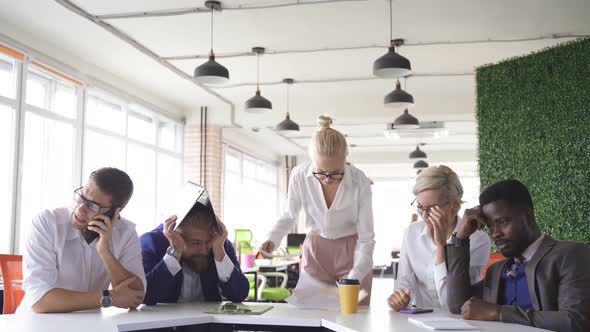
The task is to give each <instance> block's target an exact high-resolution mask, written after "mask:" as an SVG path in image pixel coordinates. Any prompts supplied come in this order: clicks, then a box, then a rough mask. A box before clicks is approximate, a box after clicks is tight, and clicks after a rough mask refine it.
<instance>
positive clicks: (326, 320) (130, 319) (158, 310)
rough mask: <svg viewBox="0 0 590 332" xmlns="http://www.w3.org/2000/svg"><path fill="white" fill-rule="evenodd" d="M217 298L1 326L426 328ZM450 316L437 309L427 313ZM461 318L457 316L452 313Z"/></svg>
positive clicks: (1, 320)
mask: <svg viewBox="0 0 590 332" xmlns="http://www.w3.org/2000/svg"><path fill="white" fill-rule="evenodd" d="M217 304H218V303H213V302H209V303H193V304H169V305H157V306H141V307H140V308H139V310H132V311H127V310H122V309H118V308H109V309H103V310H94V311H85V312H76V313H69V314H32V313H21V314H16V315H0V331H18V332H45V331H47V332H49V331H51V332H53V331H56V328H58V329H59V330H60V331H61V332H79V331H80V330H81V329H83V330H84V332H117V331H135V330H142V329H151V328H161V327H170V326H181V325H194V324H206V323H225V324H256V325H280V326H299V327H303V326H315V327H320V326H323V327H325V328H328V329H330V330H333V331H338V332H352V331H409V332H412V331H416V332H418V331H422V332H424V331H427V330H425V329H422V328H420V327H418V326H416V325H414V324H412V323H410V322H408V316H407V315H402V314H399V313H395V312H392V311H391V310H389V309H387V308H385V307H371V308H370V309H369V308H362V309H361V310H360V311H359V312H358V313H356V314H341V313H340V312H337V311H325V310H300V309H296V308H295V307H293V306H291V305H290V304H286V303H279V304H277V303H274V304H272V305H273V306H274V308H273V309H271V310H270V311H268V312H266V313H264V314H262V315H260V316H247V315H208V314H204V313H203V312H204V311H205V310H207V309H209V308H212V307H214V306H216V305H217ZM427 315H430V316H435V315H438V316H441V315H444V316H450V315H448V314H446V315H445V314H441V313H433V314H423V315H421V317H424V316H427ZM453 317H456V318H458V317H459V316H453ZM470 323H471V324H473V325H475V326H477V327H479V328H481V331H500V330H501V331H502V332H528V331H543V330H540V329H535V328H530V327H526V326H522V325H513V324H503V323H498V322H481V321H470Z"/></svg>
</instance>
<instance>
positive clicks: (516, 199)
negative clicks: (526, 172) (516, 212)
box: [479, 180, 535, 211]
mask: <svg viewBox="0 0 590 332" xmlns="http://www.w3.org/2000/svg"><path fill="white" fill-rule="evenodd" d="M495 201H506V203H508V204H509V205H510V206H512V207H517V208H530V209H531V211H534V210H535V209H534V206H533V198H532V197H531V193H530V192H529V190H528V189H527V187H526V186H525V185H524V184H522V182H520V181H518V180H503V181H498V182H496V183H494V184H492V185H491V186H489V187H487V188H486V189H485V190H484V191H483V192H482V193H481V195H479V206H482V207H483V206H484V205H486V204H489V203H492V202H495Z"/></svg>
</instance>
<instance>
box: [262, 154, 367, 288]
mask: <svg viewBox="0 0 590 332" xmlns="http://www.w3.org/2000/svg"><path fill="white" fill-rule="evenodd" d="M312 172H313V167H312V165H311V162H308V163H305V164H302V165H299V166H297V167H295V168H294V169H293V172H292V173H291V177H290V178H289V191H288V194H287V202H286V204H285V210H284V212H283V215H282V216H281V217H280V218H279V220H278V221H277V223H276V224H275V225H274V227H273V229H272V230H271V232H270V233H269V235H268V239H269V240H271V241H272V242H273V243H274V244H275V245H277V246H278V245H279V244H280V243H281V239H282V238H283V237H284V236H285V235H287V233H288V232H289V231H290V230H291V229H292V227H293V224H294V223H295V220H296V219H297V216H298V215H299V211H300V210H301V208H302V207H303V211H304V212H305V227H306V228H310V229H311V232H313V233H315V234H317V235H320V236H321V237H324V238H326V239H339V238H341V237H344V236H348V235H352V234H358V240H357V243H356V248H355V251H354V263H353V266H352V269H351V270H350V272H349V274H348V278H350V279H359V280H360V279H362V278H363V277H364V276H365V275H367V273H369V272H370V271H371V270H372V268H373V249H374V247H375V240H374V238H375V233H374V231H373V206H372V193H371V181H370V180H369V179H368V178H367V177H366V176H365V174H364V173H363V172H362V171H361V170H359V169H358V168H356V167H354V166H352V165H346V166H345V168H344V177H343V178H342V181H341V183H340V186H339V187H338V191H337V192H336V196H335V197H334V201H333V202H332V205H331V206H330V208H329V209H328V207H327V205H326V200H325V199H324V194H323V192H322V187H321V184H320V182H319V181H318V180H317V179H316V178H315V177H314V176H313V173H312Z"/></svg>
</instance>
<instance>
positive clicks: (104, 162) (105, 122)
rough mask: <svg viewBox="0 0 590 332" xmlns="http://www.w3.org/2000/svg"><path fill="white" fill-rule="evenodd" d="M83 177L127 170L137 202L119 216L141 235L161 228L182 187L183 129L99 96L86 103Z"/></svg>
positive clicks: (96, 92)
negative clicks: (99, 171)
mask: <svg viewBox="0 0 590 332" xmlns="http://www.w3.org/2000/svg"><path fill="white" fill-rule="evenodd" d="M86 115H87V116H86V118H85V128H86V130H85V133H86V138H85V140H84V176H85V178H86V177H87V176H88V175H90V172H92V171H94V170H96V169H98V168H101V167H117V168H120V169H122V170H125V171H126V172H127V174H129V176H130V177H131V180H132V181H133V185H134V190H133V197H132V198H131V201H130V202H129V204H128V205H127V206H126V207H125V209H124V210H123V212H121V215H122V216H123V217H125V218H127V219H129V220H131V221H132V222H134V223H135V224H136V225H137V232H138V233H139V234H142V233H145V232H147V231H150V230H152V229H153V228H155V226H156V225H157V224H159V223H161V222H163V220H164V219H163V218H164V216H163V215H162V213H163V211H164V210H165V209H166V208H167V207H169V206H170V204H171V202H170V198H171V197H174V195H173V194H174V193H175V192H177V191H178V190H179V188H180V187H181V185H182V126H181V125H180V124H178V123H176V122H173V121H170V120H167V119H166V118H164V117H161V116H158V115H157V114H156V113H154V112H152V111H149V110H148V109H146V108H143V107H141V106H139V105H137V104H132V103H127V102H125V101H123V100H121V99H117V98H116V97H115V96H113V95H111V94H109V93H106V92H104V91H100V90H90V91H89V93H88V98H87V102H86Z"/></svg>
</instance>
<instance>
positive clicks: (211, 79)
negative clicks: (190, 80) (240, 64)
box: [194, 0, 229, 84]
mask: <svg viewBox="0 0 590 332" xmlns="http://www.w3.org/2000/svg"><path fill="white" fill-rule="evenodd" d="M205 7H207V8H209V9H211V51H210V52H209V61H207V62H205V63H203V64H202V65H200V66H198V67H197V68H195V72H194V78H195V81H197V82H198V83H201V84H222V83H226V82H227V81H229V71H228V70H227V68H225V67H224V66H222V65H221V64H219V63H218V62H217V61H215V53H213V12H214V11H216V10H218V11H221V2H219V1H212V0H208V1H205Z"/></svg>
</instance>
